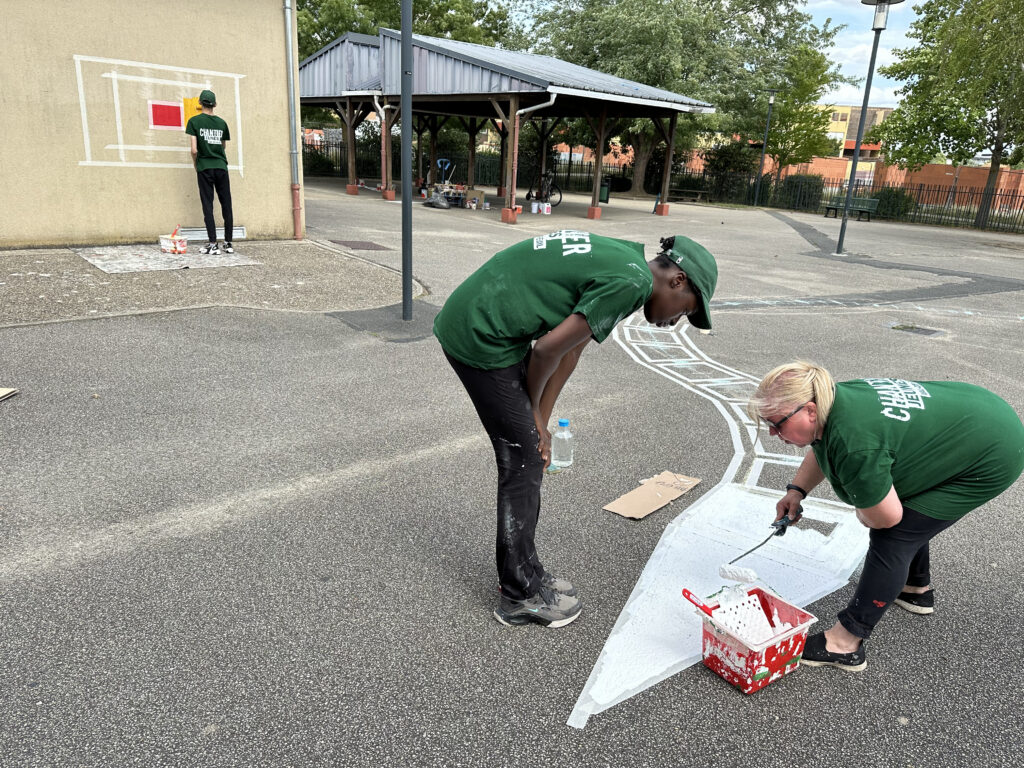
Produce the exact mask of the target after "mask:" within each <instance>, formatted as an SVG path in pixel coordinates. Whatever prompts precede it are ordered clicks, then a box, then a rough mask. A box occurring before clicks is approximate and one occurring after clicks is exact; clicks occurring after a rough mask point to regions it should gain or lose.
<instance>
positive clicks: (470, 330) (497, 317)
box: [434, 229, 654, 370]
mask: <svg viewBox="0 0 1024 768" xmlns="http://www.w3.org/2000/svg"><path fill="white" fill-rule="evenodd" d="M653 290H654V277H653V275H652V274H651V270H650V268H649V267H648V266H647V262H646V261H645V260H644V247H643V245H641V244H640V243H633V242H629V241H628V240H618V239H615V238H611V237H603V236H601V235H593V234H590V233H589V232H578V231H575V230H568V229H567V230H562V231H560V232H552V233H551V234H549V235H542V236H540V237H535V238H533V239H531V240H524V241H523V242H520V243H516V244H515V245H513V246H511V247H509V248H506V249H505V250H503V251H499V252H498V253H497V254H495V255H494V256H493V257H491V259H489V260H488V261H487V262H486V263H485V264H484V265H483V266H482V267H480V269H478V270H477V271H476V272H474V273H473V274H472V275H470V276H469V277H468V278H466V281H465V282H464V283H462V285H460V286H459V287H458V288H456V289H455V291H454V292H453V293H452V295H451V296H449V297H448V301H446V302H445V305H444V308H443V309H442V310H441V312H440V313H439V314H438V316H437V317H436V318H435V320H434V335H435V336H437V339H438V341H440V342H441V346H442V347H443V348H444V350H445V352H447V353H448V354H449V355H451V356H452V357H454V358H455V359H456V360H458V361H459V362H461V363H464V364H465V365H469V366H471V367H473V368H481V369H484V370H493V369H495V368H506V367H508V366H510V365H515V364H516V363H518V362H519V361H520V360H522V359H523V358H524V357H525V356H526V353H527V351H529V349H530V343H531V342H532V341H533V340H534V339H536V338H539V337H540V336H543V335H544V334H545V333H547V332H548V331H550V330H551V329H552V328H554V327H555V326H557V325H558V324H559V323H561V322H562V321H563V320H565V319H566V318H567V317H568V316H569V315H571V314H573V313H576V312H578V313H580V314H581V315H583V316H584V317H586V319H587V323H588V324H589V325H590V330H591V334H592V335H593V338H594V339H595V340H596V341H597V343H599V344H600V343H601V342H602V341H604V340H605V339H606V338H607V337H608V334H609V333H611V331H612V328H614V327H615V326H616V325H617V324H618V323H619V322H621V321H622V320H624V319H625V318H627V317H629V315H631V314H633V313H634V312H635V311H636V310H637V309H639V308H640V307H642V306H643V304H644V302H646V301H647V299H648V298H649V297H650V295H651V292H652V291H653Z"/></svg>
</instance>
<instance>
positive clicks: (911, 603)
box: [893, 589, 935, 615]
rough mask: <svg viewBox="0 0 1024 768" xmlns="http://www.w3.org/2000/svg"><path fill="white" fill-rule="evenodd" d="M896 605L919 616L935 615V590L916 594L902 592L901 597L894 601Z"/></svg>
mask: <svg viewBox="0 0 1024 768" xmlns="http://www.w3.org/2000/svg"><path fill="white" fill-rule="evenodd" d="M893 602H894V603H896V605H898V606H899V607H900V608H902V609H903V610H905V611H910V612H911V613H917V614H921V615H924V614H928V613H935V590H934V589H929V590H928V591H927V592H922V593H921V594H919V595H918V594H915V593H913V592H900V595H899V597H897V598H896V599H895V600H893Z"/></svg>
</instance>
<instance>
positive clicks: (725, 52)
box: [526, 0, 850, 175]
mask: <svg viewBox="0 0 1024 768" xmlns="http://www.w3.org/2000/svg"><path fill="white" fill-rule="evenodd" d="M802 5H803V3H802V2H801V1H800V0H744V2H742V3H740V4H737V3H736V2H735V0H559V1H557V2H556V0H532V2H528V3H527V11H526V13H528V14H529V15H532V17H533V18H534V19H535V24H534V28H533V31H534V34H535V39H536V42H535V45H534V50H535V51H537V52H540V53H547V54H551V55H554V56H557V57H558V58H560V59H563V60H565V61H570V62H572V63H574V64H579V65H581V66H584V67H589V68H592V69H596V70H598V71H600V72H606V73H608V74H611V75H615V76H617V77H623V78H627V79H629V80H634V81H637V82H641V83H644V84H646V85H651V86H655V87H658V88H663V89H665V90H668V91H672V92H674V93H680V94H685V95H686V96H690V97H692V98H695V99H698V100H701V101H706V102H709V103H712V104H713V105H714V106H715V108H716V113H715V114H711V115H681V116H680V118H679V124H678V128H677V132H676V140H677V144H676V151H677V153H678V152H681V151H687V150H692V149H694V148H695V147H697V145H698V143H699V140H700V137H701V135H704V134H707V133H716V132H718V133H721V134H724V135H726V136H732V135H733V134H736V135H739V136H740V137H741V138H743V139H756V140H758V141H759V140H760V139H761V136H762V134H763V132H764V121H765V112H766V110H767V99H766V98H761V99H752V98H751V97H750V94H752V93H759V92H760V91H761V90H762V89H764V88H767V87H774V88H779V87H780V83H782V82H783V79H784V78H783V63H784V62H785V61H787V57H788V56H789V53H790V52H791V51H795V50H797V49H803V48H809V49H811V50H828V49H829V48H830V46H831V44H832V41H833V38H834V37H835V34H836V32H837V31H838V29H837V28H835V27H832V26H831V25H830V23H826V24H825V25H824V26H823V27H821V28H819V27H815V26H814V25H812V24H811V23H810V19H811V17H810V16H809V15H808V14H806V13H803V12H802V11H801V10H800V6H802ZM827 78H828V85H829V87H831V86H832V85H836V84H839V83H842V82H850V81H849V79H847V78H844V77H842V75H840V74H839V71H838V68H836V67H834V66H832V67H829V68H828V69H827ZM801 115H802V113H801ZM801 115H797V116H795V117H794V121H796V122H798V121H799V119H801ZM794 124H795V123H794ZM786 125H790V120H789V119H788V118H787V122H786ZM581 132H582V131H581ZM822 133H824V131H822ZM587 135H588V136H589V135H590V134H589V133H588V134H587ZM619 137H620V138H621V139H622V141H623V143H625V144H628V145H630V146H632V148H633V150H634V158H635V171H636V173H637V174H638V175H644V174H645V169H646V166H647V163H648V161H649V160H651V159H656V158H657V157H658V155H660V154H661V153H660V151H658V152H655V149H656V148H658V147H659V146H660V145H662V144H663V140H662V137H661V134H660V133H659V132H658V131H656V130H655V128H654V126H653V125H652V124H651V121H650V120H648V119H642V120H634V121H632V122H631V123H629V124H628V125H626V126H624V127H623V128H622V129H620V131H619ZM580 143H584V142H582V141H581V142H580ZM586 143H592V140H591V141H590V142H586Z"/></svg>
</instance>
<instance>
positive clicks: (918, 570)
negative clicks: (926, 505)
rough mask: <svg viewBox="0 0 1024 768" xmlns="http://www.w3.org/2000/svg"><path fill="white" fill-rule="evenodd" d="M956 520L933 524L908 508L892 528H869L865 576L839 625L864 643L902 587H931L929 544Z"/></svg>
mask: <svg viewBox="0 0 1024 768" xmlns="http://www.w3.org/2000/svg"><path fill="white" fill-rule="evenodd" d="M955 522H956V520H936V519H935V518H934V517H928V516H927V515H922V514H921V513H920V512H915V511H914V510H912V509H910V508H909V507H903V519H902V520H900V522H899V523H897V524H896V525H894V526H893V527H892V528H872V529H871V537H870V543H869V544H868V554H867V557H866V558H865V560H864V573H863V574H862V575H861V577H860V583H859V584H857V591H856V592H855V593H854V595H853V599H852V600H851V601H850V604H849V605H848V606H847V607H846V609H845V610H843V611H842V612H840V614H839V623H840V624H842V625H843V626H844V627H845V628H846V629H847V630H848V631H849V632H850V633H851V634H854V635H856V636H857V637H860V638H863V639H865V640H866V639H867V638H869V637H871V632H872V630H873V629H874V628H875V625H876V624H878V622H879V621H880V620H881V619H882V616H883V615H884V614H885V611H886V609H887V608H888V607H889V605H890V603H892V601H893V600H894V599H896V597H897V596H898V595H899V594H900V592H902V591H903V586H904V585H906V586H909V587H926V586H928V584H930V583H931V569H930V566H931V563H930V560H929V557H928V542H929V541H931V539H932V538H933V537H934V536H935V535H936V534H939V533H941V532H942V531H944V530H946V529H947V528H949V526H951V525H952V524H953V523H955Z"/></svg>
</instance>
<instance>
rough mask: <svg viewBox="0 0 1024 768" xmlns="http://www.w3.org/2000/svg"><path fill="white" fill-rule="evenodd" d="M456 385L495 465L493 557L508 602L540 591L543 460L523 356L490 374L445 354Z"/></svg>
mask: <svg viewBox="0 0 1024 768" xmlns="http://www.w3.org/2000/svg"><path fill="white" fill-rule="evenodd" d="M445 357H447V358H448V362H449V363H450V364H451V366H452V368H453V369H454V370H455V373H456V374H457V375H458V377H459V380H460V381H462V384H463V386H464V387H465V388H466V392H468V393H469V398H470V400H472V401H473V405H474V406H475V407H476V412H477V415H478V416H479V417H480V421H481V422H482V423H483V425H484V429H485V430H487V435H488V436H489V437H490V438H491V445H493V446H494V458H495V461H496V462H497V464H498V534H497V540H496V545H495V555H496V560H497V565H498V585H499V587H500V588H501V592H502V594H503V595H505V596H506V597H508V598H510V599H512V600H523V599H525V598H528V597H532V596H533V595H535V594H537V592H538V591H539V590H540V583H541V579H542V578H543V576H544V567H543V566H542V565H541V563H540V559H539V558H538V557H537V548H536V546H535V544H534V536H535V534H536V530H537V517H538V516H539V514H540V485H541V481H542V480H543V479H544V460H543V458H542V457H541V455H540V453H539V452H538V451H537V443H538V441H539V436H538V434H537V426H536V424H534V421H533V410H532V407H531V405H530V395H529V393H528V392H527V390H526V367H527V365H528V363H529V357H530V356H529V354H528V355H527V356H526V357H525V358H524V359H523V360H521V361H520V362H519V363H517V364H516V365H511V366H509V367H508V368H497V369H495V370H489V371H488V370H482V369H480V368H473V367H470V366H468V365H464V364H463V363H460V362H459V361H458V360H455V359H454V358H453V357H451V356H450V355H449V354H448V353H445Z"/></svg>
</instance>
